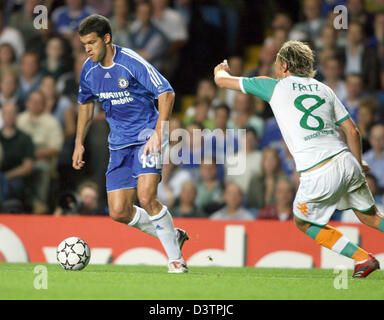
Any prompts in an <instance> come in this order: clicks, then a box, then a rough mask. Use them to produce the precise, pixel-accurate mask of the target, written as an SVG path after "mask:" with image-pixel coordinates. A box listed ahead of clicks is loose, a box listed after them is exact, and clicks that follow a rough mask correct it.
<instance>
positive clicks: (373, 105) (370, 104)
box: [357, 97, 379, 153]
mask: <svg viewBox="0 0 384 320" xmlns="http://www.w3.org/2000/svg"><path fill="white" fill-rule="evenodd" d="M378 110H379V104H378V103H377V99H375V98H369V97H368V98H363V99H361V101H360V104H359V109H358V113H357V120H358V121H357V126H358V128H359V131H360V135H361V140H362V149H363V153H365V152H367V151H368V150H369V149H371V145H370V143H369V132H370V131H371V128H372V126H373V125H374V123H375V122H376V121H377V120H378V119H377V112H378Z"/></svg>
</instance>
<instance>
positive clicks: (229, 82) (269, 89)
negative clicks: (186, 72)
mask: <svg viewBox="0 0 384 320" xmlns="http://www.w3.org/2000/svg"><path fill="white" fill-rule="evenodd" d="M214 75H215V83H216V84H217V85H218V86H219V87H221V88H226V89H232V90H239V91H242V92H243V93H246V94H251V95H253V96H256V97H258V98H260V99H262V100H264V101H267V102H269V101H270V100H271V98H272V94H273V92H274V89H275V86H276V84H277V82H278V80H276V79H272V78H269V77H263V76H261V77H253V78H247V77H234V76H231V75H230V74H229V67H228V63H227V60H224V62H222V63H220V64H219V65H217V66H216V68H215V70H214Z"/></svg>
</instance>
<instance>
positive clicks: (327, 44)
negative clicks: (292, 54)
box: [316, 25, 342, 58]
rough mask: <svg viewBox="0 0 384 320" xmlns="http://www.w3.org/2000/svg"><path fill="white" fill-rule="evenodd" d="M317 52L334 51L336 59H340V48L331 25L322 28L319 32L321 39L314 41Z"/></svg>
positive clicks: (335, 32)
mask: <svg viewBox="0 0 384 320" xmlns="http://www.w3.org/2000/svg"><path fill="white" fill-rule="evenodd" d="M316 42H317V45H316V47H317V48H318V49H317V50H318V51H323V50H329V49H331V50H335V52H336V57H337V58H338V57H340V56H341V55H342V52H341V50H342V49H341V48H340V46H339V44H338V41H337V31H336V29H335V28H334V26H333V25H326V26H324V28H323V30H322V32H321V38H319V39H316Z"/></svg>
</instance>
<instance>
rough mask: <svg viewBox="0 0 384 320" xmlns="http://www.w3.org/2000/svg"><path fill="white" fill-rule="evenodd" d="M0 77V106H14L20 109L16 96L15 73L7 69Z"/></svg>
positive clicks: (16, 83)
mask: <svg viewBox="0 0 384 320" xmlns="http://www.w3.org/2000/svg"><path fill="white" fill-rule="evenodd" d="M0 76H1V78H0V106H1V105H5V104H14V105H16V106H17V107H18V108H20V107H19V105H20V99H19V97H18V96H17V86H18V81H17V80H18V79H17V73H16V72H15V71H14V70H12V69H8V70H4V71H3V72H2V73H1V75H0ZM19 111H20V110H19ZM0 112H1V109H0Z"/></svg>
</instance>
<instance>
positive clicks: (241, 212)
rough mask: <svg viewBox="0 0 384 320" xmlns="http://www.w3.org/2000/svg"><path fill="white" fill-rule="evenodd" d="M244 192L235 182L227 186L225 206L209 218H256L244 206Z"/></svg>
mask: <svg viewBox="0 0 384 320" xmlns="http://www.w3.org/2000/svg"><path fill="white" fill-rule="evenodd" d="M243 198H244V194H243V192H242V191H241V188H240V187H239V186H238V185H237V184H236V183H234V182H228V183H227V184H226V186H225V191H224V194H223V201H224V203H225V207H224V208H222V209H220V210H218V211H216V212H214V213H213V214H212V215H211V216H210V217H209V218H210V219H212V220H254V217H253V215H252V214H251V213H250V212H249V211H248V210H247V209H246V208H244V207H243V206H242V203H243Z"/></svg>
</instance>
